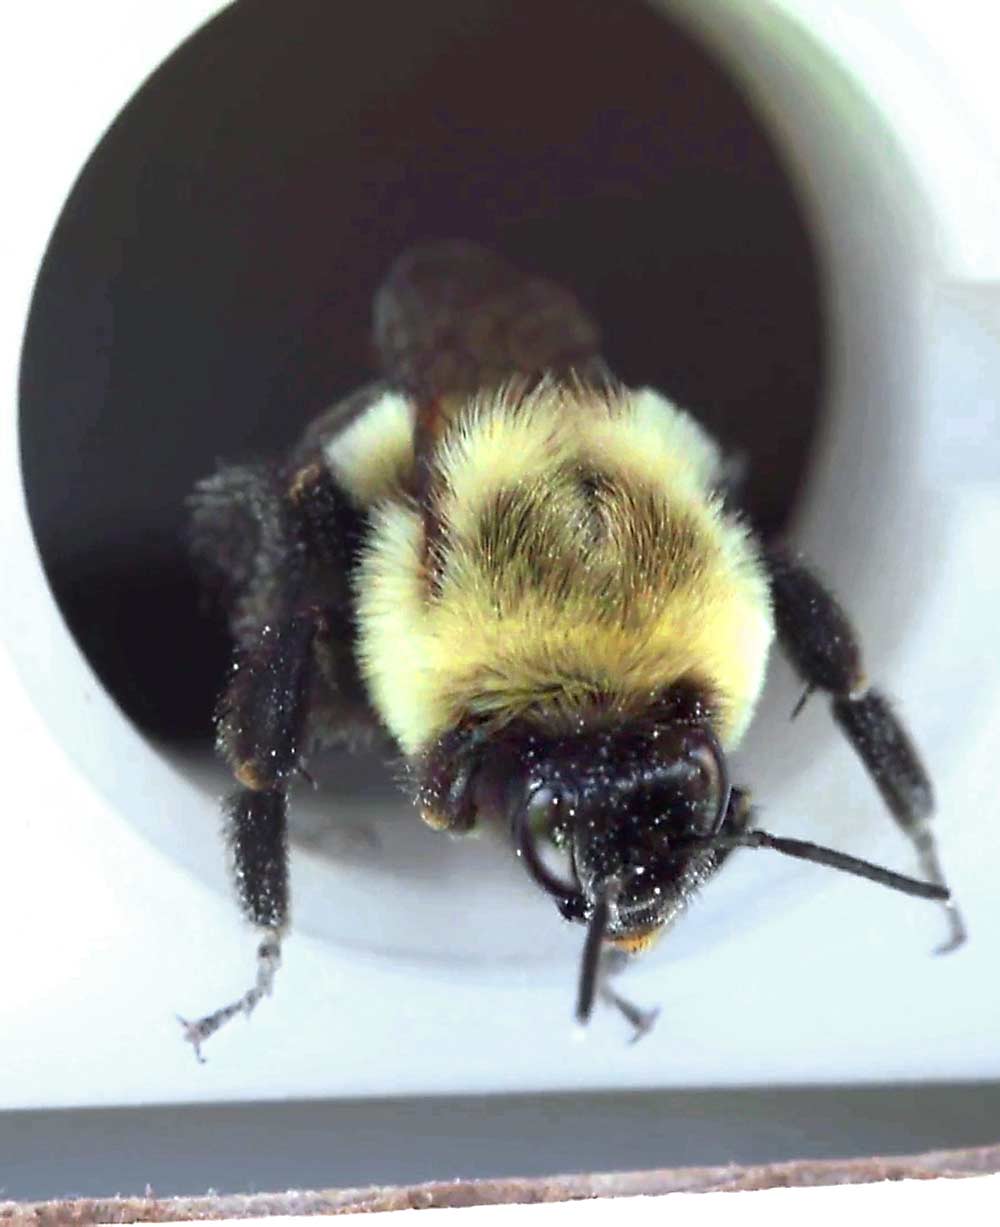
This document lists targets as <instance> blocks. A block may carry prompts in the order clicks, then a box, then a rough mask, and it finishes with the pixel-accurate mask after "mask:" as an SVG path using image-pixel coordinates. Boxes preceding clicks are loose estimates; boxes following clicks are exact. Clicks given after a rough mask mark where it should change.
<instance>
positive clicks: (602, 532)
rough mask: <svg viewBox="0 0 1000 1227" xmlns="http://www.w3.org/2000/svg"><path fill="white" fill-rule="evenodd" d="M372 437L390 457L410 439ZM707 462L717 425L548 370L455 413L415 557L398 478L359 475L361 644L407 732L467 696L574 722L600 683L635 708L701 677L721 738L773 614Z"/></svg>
mask: <svg viewBox="0 0 1000 1227" xmlns="http://www.w3.org/2000/svg"><path fill="white" fill-rule="evenodd" d="M376 408H377V407H376ZM396 416H397V417H398V418H399V420H400V422H401V423H402V422H403V418H402V417H400V415H398V414H397V415H396ZM401 429H402V426H401ZM398 433H399V432H397V434H398ZM380 446H383V447H385V448H386V451H387V453H391V454H392V455H393V456H395V457H397V460H398V458H399V457H400V455H401V454H402V453H403V452H405V448H406V443H405V440H404V438H403V436H402V434H399V437H391V438H390V437H388V436H384V437H383V439H382V441H381V444H380ZM410 454H411V455H412V447H411V450H410ZM390 469H391V470H392V471H394V472H397V473H398V471H399V468H398V463H394V464H393V465H392V466H386V467H385V471H386V472H388V471H390ZM717 469H718V454H717V451H716V449H715V446H714V444H712V442H711V441H710V440H709V439H708V438H707V437H706V436H705V434H704V433H703V432H702V431H701V429H700V428H699V427H698V426H697V424H696V423H695V422H694V421H693V420H692V419H691V418H690V417H689V416H688V415H687V414H684V413H682V412H681V411H680V410H678V409H676V408H674V407H673V406H672V405H670V404H669V402H667V401H666V400H664V399H663V398H662V397H660V396H658V395H657V394H655V393H653V392H650V391H640V392H637V393H631V392H625V393H622V394H621V395H618V396H614V397H611V398H609V397H608V395H607V394H606V393H603V392H601V393H599V392H595V391H593V390H587V389H583V388H577V387H573V386H569V387H567V386H563V385H555V384H545V385H543V386H542V387H540V388H539V389H537V390H535V391H533V392H531V393H530V394H529V395H528V396H526V397H525V396H522V395H519V394H517V393H515V392H513V391H510V390H508V391H506V392H501V393H499V394H496V395H493V396H490V397H488V398H484V399H482V400H479V401H476V402H473V403H472V404H470V405H467V406H465V407H464V409H463V410H462V411H461V412H459V413H457V414H456V415H455V416H454V417H453V418H452V420H451V422H450V424H449V426H448V428H447V430H446V432H445V434H444V436H443V438H442V439H441V441H440V443H439V444H438V447H437V450H436V454H435V457H434V466H433V480H432V483H431V490H432V497H433V511H434V514H435V516H436V517H437V519H438V521H439V523H440V532H439V533H437V534H436V535H435V537H434V541H433V545H432V549H431V553H430V555H429V556H428V552H427V550H426V548H425V542H424V523H423V519H422V516H421V513H420V511H419V509H418V508H416V507H415V506H414V505H413V504H412V502H410V501H409V500H408V499H407V498H406V497H405V495H403V494H402V493H401V492H400V489H399V485H398V483H396V484H394V485H393V486H391V487H387V488H385V489H383V490H382V491H381V492H379V491H376V490H374V489H373V488H372V485H371V483H368V484H367V488H366V491H365V493H366V494H368V495H370V496H371V501H370V504H369V505H370V507H371V528H370V535H369V538H368V542H367V547H366V549H365V552H364V555H363V558H362V562H361V564H360V568H359V575H358V585H357V610H358V632H359V656H360V662H361V668H362V672H363V674H364V677H365V680H366V683H367V685H368V688H369V693H370V695H371V698H372V701H373V703H374V704H375V707H376V708H377V710H378V711H379V713H380V715H381V716H382V718H383V720H384V721H385V723H386V725H387V726H388V728H389V730H390V731H391V732H392V733H393V735H394V736H395V738H396V739H397V741H398V742H399V744H400V746H401V748H402V749H403V751H404V752H405V753H407V754H416V753H419V752H420V751H421V750H422V749H425V748H426V747H428V746H429V745H430V744H431V743H432V742H433V741H434V740H435V739H436V738H437V737H439V736H440V735H441V734H442V733H444V732H445V731H447V730H448V729H449V728H451V727H454V725H455V724H457V723H458V722H459V721H460V720H461V719H463V718H464V717H467V716H469V715H476V716H483V717H487V718H493V719H495V720H497V721H498V722H501V721H506V720H507V719H510V718H513V717H516V716H520V715H532V716H537V717H538V718H539V719H542V720H545V721H547V722H551V721H553V720H556V721H559V722H564V721H565V722H567V723H570V724H572V722H573V721H574V719H575V718H576V717H577V716H578V715H579V714H580V713H581V712H584V711H588V710H591V709H592V708H593V707H594V704H595V701H596V700H599V701H600V704H601V706H602V708H603V710H605V711H610V712H619V711H620V712H623V713H628V712H633V711H634V712H639V711H641V710H642V709H643V707H645V706H647V705H648V704H649V702H650V700H651V699H652V698H653V697H655V696H656V694H657V693H659V692H660V691H662V690H664V689H666V688H667V687H669V686H671V685H673V684H674V683H676V682H678V681H679V680H681V679H685V680H689V681H695V682H697V683H698V684H699V685H702V686H704V687H705V688H706V689H707V690H708V691H709V692H710V693H711V694H712V695H713V698H714V701H715V703H716V704H717V717H716V723H717V730H718V733H719V735H720V737H721V739H722V740H723V743H724V744H725V745H727V746H729V747H731V746H733V745H734V744H735V743H736V742H737V741H738V740H739V738H740V737H741V736H742V733H743V731H744V729H745V727H746V725H747V723H748V722H749V720H750V717H751V715H752V713H753V708H754V705H755V703H756V701H757V697H758V694H759V691H760V688H761V685H762V682H763V675H764V668H765V664H766V657H767V651H768V647H769V644H770V641H771V638H772V635H773V627H772V619H771V610H770V600H769V594H768V588H767V583H766V580H765V578H764V575H763V573H762V570H761V568H760V565H759V563H758V561H757V558H756V555H755V552H754V549H753V547H752V545H751V543H750V541H749V540H748V537H747V534H746V532H745V530H744V529H743V528H742V527H741V526H740V525H739V524H738V523H736V522H735V521H734V520H732V519H731V518H729V517H727V516H726V515H725V514H724V512H723V510H722V508H721V506H720V504H719V502H718V500H717V499H716V498H715V497H714V495H713V494H712V493H711V487H712V484H713V481H714V480H715V477H716V474H717ZM379 494H381V496H380V497H379ZM365 501H366V502H367V501H368V500H367V499H366V500H365Z"/></svg>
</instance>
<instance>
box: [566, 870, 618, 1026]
mask: <svg viewBox="0 0 1000 1227" xmlns="http://www.w3.org/2000/svg"><path fill="white" fill-rule="evenodd" d="M618 890H619V884H618V881H617V879H615V878H612V879H611V880H610V881H609V882H607V883H606V884H605V887H604V889H603V890H602V891H601V893H600V894H599V895H598V896H597V902H596V903H595V904H594V910H593V912H591V914H590V921H589V923H588V925H587V937H586V940H585V941H584V943H583V958H582V959H581V962H580V986H579V988H578V989H577V994H576V1021H577V1022H578V1023H579V1024H580V1025H581V1026H585V1025H586V1024H587V1023H588V1022H589V1021H590V1015H591V1014H592V1013H593V1009H594V1001H595V999H596V997H597V990H598V988H599V983H598V981H599V975H600V970H601V950H602V947H603V944H604V935H605V933H606V932H607V929H608V920H609V918H610V914H611V905H612V903H613V902H614V900H615V898H617V895H618Z"/></svg>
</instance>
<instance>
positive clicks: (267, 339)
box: [21, 0, 823, 743]
mask: <svg viewBox="0 0 1000 1227" xmlns="http://www.w3.org/2000/svg"><path fill="white" fill-rule="evenodd" d="M67 105H71V100H70V99H67ZM40 156H44V151H40ZM434 237H467V238H473V239H477V240H479V241H481V242H483V243H486V244H487V245H490V246H492V247H494V248H496V249H498V250H499V251H501V252H502V253H504V254H505V255H507V256H508V257H509V258H511V259H513V260H515V261H516V262H518V263H519V264H521V265H523V266H524V267H527V268H530V269H533V270H535V271H537V272H539V273H542V274H544V275H547V276H549V277H552V278H555V279H558V280H560V281H562V282H564V283H565V284H566V285H567V286H569V287H571V288H572V289H573V290H574V291H575V292H576V293H577V294H578V295H579V296H580V297H581V298H582V299H583V301H584V302H585V303H586V304H587V305H588V306H589V307H590V309H591V310H592V311H593V313H594V314H595V315H596V317H597V318H598V319H599V320H600V322H601V324H602V326H603V328H604V330H605V335H606V337H607V341H608V357H609V359H610V361H611V364H612V366H613V367H614V368H615V369H616V370H617V371H618V372H619V374H621V375H622V376H623V377H624V378H625V379H626V380H627V381H628V382H630V383H632V384H638V383H643V382H646V383H650V384H653V385H656V386H658V387H659V388H661V389H663V390H664V391H665V392H666V393H667V394H668V395H670V396H671V397H673V398H674V399H676V400H677V401H679V402H680V403H682V404H685V405H687V406H688V407H690V408H692V409H694V410H695V411H696V412H697V413H698V414H699V415H700V417H701V418H702V420H703V421H704V422H705V423H706V424H707V425H708V426H709V427H710V429H712V430H713V431H714V432H715V433H716V435H717V436H718V437H719V438H720V439H721V440H722V441H723V442H724V443H725V444H726V445H727V446H729V447H730V448H732V449H735V450H737V451H740V452H743V453H745V454H746V456H747V457H748V459H749V462H750V470H749V472H750V476H749V481H748V486H747V491H746V495H747V507H748V511H749V513H750V515H751V516H752V517H753V519H754V521H755V522H756V524H757V525H758V527H760V528H761V530H762V531H764V532H767V533H770V532H774V531H775V530H776V529H778V528H780V526H781V525H782V523H783V522H784V521H785V519H786V518H787V516H788V514H789V511H790V509H791V507H792V505H793V503H794V500H795V497H796V493H797V490H798V487H799V483H800V479H801V476H802V473H803V471H804V468H805V465H806V461H807V459H808V454H809V449H810V446H811V443H812V440H813V437H814V433H815V428H816V424H817V413H818V405H819V399H820V392H821V381H822V366H823V364H822V357H823V354H822V349H823V328H822V318H821V301H820V300H821V287H820V281H819V274H818V270H817V263H816V258H815V254H814V251H813V249H812V247H811V244H810V240H809V236H808V234H807V233H806V230H805V227H804V223H803V218H802V215H801V213H800V211H799V209H798V207H797V204H796V201H795V198H794V194H793V191H792V188H791V186H790V184H789V180H788V178H787V175H786V173H785V171H784V170H783V168H782V166H781V165H780V164H779V162H778V160H777V157H776V155H775V151H774V149H773V147H772V145H771V144H770V142H769V139H768V137H767V135H766V133H765V132H764V131H763V130H762V128H761V127H760V125H759V123H758V121H757V120H756V119H755V117H754V115H753V114H752V112H751V110H750V109H749V107H748V106H747V104H746V102H745V100H744V99H743V97H742V96H741V95H740V93H739V92H738V90H737V89H736V88H735V86H734V85H733V83H732V82H731V80H729V79H728V78H727V76H726V75H725V73H724V72H723V71H722V69H721V68H720V66H719V65H718V64H717V63H715V62H714V61H713V60H712V59H711V58H710V57H709V56H708V55H707V54H706V53H705V51H704V50H703V49H701V48H700V47H699V46H698V45H697V44H696V43H694V42H693V41H691V40H690V39H689V38H688V37H687V36H686V35H684V34H683V33H682V32H680V31H679V30H678V29H677V28H676V27H674V26H673V25H671V24H670V23H669V22H667V21H665V20H663V19H662V18H660V17H659V16H658V15H656V14H655V13H654V12H652V11H651V10H650V9H649V8H647V7H646V6H645V5H643V4H640V3H624V2H622V3H618V4H608V3H606V0H536V2H535V3H527V2H522V3H514V4H512V3H510V2H509V0H422V2H421V3H420V4H406V3H401V2H400V0H366V3H364V4H358V5H354V4H330V3H329V2H328V0H285V2H284V3H282V4H274V3H272V2H270V0H241V2H240V3H237V4H235V5H234V6H233V7H231V8H229V9H227V10H226V11H224V12H223V13H222V14H221V15H220V16H219V17H217V18H216V19H215V20H213V21H212V22H211V23H209V24H208V25H207V26H206V27H205V28H203V29H202V30H200V31H199V32H198V33H197V34H196V35H194V36H193V37H192V38H191V39H190V40H189V41H188V42H187V43H185V44H184V45H183V46H182V47H181V48H180V49H179V50H178V51H177V52H176V53H175V54H173V55H172V56H171V57H170V59H169V60H168V61H167V62H166V63H165V64H164V65H163V66H162V67H161V68H160V69H159V70H158V71H157V72H156V73H155V74H154V75H153V76H152V77H151V78H150V80H149V81H148V82H147V83H146V84H145V85H144V86H143V87H142V89H141V90H140V91H139V92H138V94H137V95H136V96H135V98H133V99H132V101H131V102H130V103H129V104H128V106H127V107H126V108H125V109H124V110H123V112H122V113H121V115H120V116H119V118H118V119H117V121H116V122H115V124H114V125H113V126H112V128H111V129H110V131H109V132H108V133H107V135H106V136H105V137H104V138H103V140H102V141H101V142H100V144H99V145H98V147H97V149H96V150H95V152H94V154H93V156H92V157H91V159H90V161H89V162H88V164H87V165H86V167H85V168H84V170H83V172H82V174H81V176H80V178H79V180H78V182H77V184H76V186H75V187H74V189H73V192H72V194H71V196H70V198H69V200H68V202H67V204H66V207H65V209H64V212H63V214H62V217H61V219H60V221H59V224H58V226H57V228H56V231H55V233H54V235H53V237H52V241H51V244H50V247H49V250H48V253H47V255H46V258H45V261H44V264H43V267H42V269H41V273H40V276H39V280H38V285H37V289H36V293H35V298H34V303H33V307H32V312H31V317H30V324H29V329H28V334H27V339H26V343H25V349H24V360H23V371H22V376H23V378H22V395H21V438H22V449H23V463H24V474H25V482H26V487H27V494H28V500H29V506H30V511H31V516H32V520H33V524H34V528H35V532H36V534H37V540H38V545H39V549H40V551H41V555H42V559H43V561H44V564H45V568H46V571H47V574H48V577H49V580H50V582H51V585H52V588H53V590H54V593H55V596H56V598H57V600H58V602H59V605H60V607H61V609H62V611H63V613H64V615H65V617H66V620H67V622H68V624H69V626H70V628H71V629H72V632H73V634H74V635H75V636H76V638H77V640H78V641H79V643H80V645H81V647H82V648H83V650H84V652H85V653H86V654H87V656H88V657H89V659H90V661H91V663H92V665H93V667H94V668H95V670H96V672H97V673H98V674H99V675H100V677H101V678H102V680H103V681H104V683H105V685H106V686H107V687H108V689H109V690H110V692H111V693H112V694H113V695H114V697H115V698H116V699H117V700H118V702H119V703H120V704H121V706H122V707H123V708H124V710H125V711H126V712H127V713H128V715H129V716H130V717H131V718H132V719H133V720H135V721H136V722H137V723H138V724H139V725H140V726H142V727H143V728H144V729H145V730H146V731H147V732H149V733H151V734H154V735H156V736H158V737H162V738H167V739H171V740H173V741H175V742H178V743H185V742H196V741H198V740H200V739H207V737H208V735H209V731H210V713H211V710H212V707H213V704H214V700H215V696H216V693H217V691H218V688H219V685H220V679H221V677H222V673H223V669H224V667H225V660H226V640H225V635H224V632H223V629H222V627H221V626H220V625H219V624H217V623H216V622H213V621H212V620H211V618H209V617H207V616H206V615H205V614H204V613H203V612H202V611H201V609H200V608H199V600H198V594H197V591H196V586H195V583H194V579H193V576H192V573H191V570H190V568H189V566H188V562H187V559H186V557H185V550H184V545H183V529H184V499H185V496H186V494H187V493H188V491H189V490H190V488H191V486H192V484H193V483H194V481H195V480H196V479H197V478H198V477H200V476H202V475H203V474H205V473H206V472H208V471H210V470H211V469H212V468H213V467H214V466H215V464H216V461H217V460H218V459H219V458H225V459H241V458H250V457H254V456H258V455H263V454H267V453H269V452H272V451H274V450H275V449H282V448H284V447H286V446H287V445H288V444H289V443H290V442H291V441H292V440H293V439H294V438H295V436H296V434H297V432H298V431H299V430H300V428H301V427H302V425H303V424H304V423H305V422H306V421H307V420H308V419H309V418H310V417H311V416H312V415H314V414H315V413H316V412H317V411H319V410H320V409H321V408H323V407H324V406H325V405H326V404H327V403H328V402H329V401H330V400H331V399H333V398H334V397H337V396H338V395H340V394H342V393H344V392H345V391H347V390H349V389H351V388H352V387H353V386H355V385H357V384H358V383H360V382H362V381H363V380H365V379H366V378H367V377H368V376H369V375H370V373H371V365H370V359H369V311H370V301H371V296H372V293H373V291H374V289H375V287H376V285H377V283H378V281H379V280H380V278H381V276H382V274H383V273H384V271H385V270H386V268H387V266H388V265H389V264H390V263H391V261H392V260H393V259H394V258H395V257H396V255H398V253H399V252H400V251H401V250H402V249H403V248H405V247H406V246H407V244H409V243H412V242H414V241H417V240H423V239H427V238H434Z"/></svg>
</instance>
